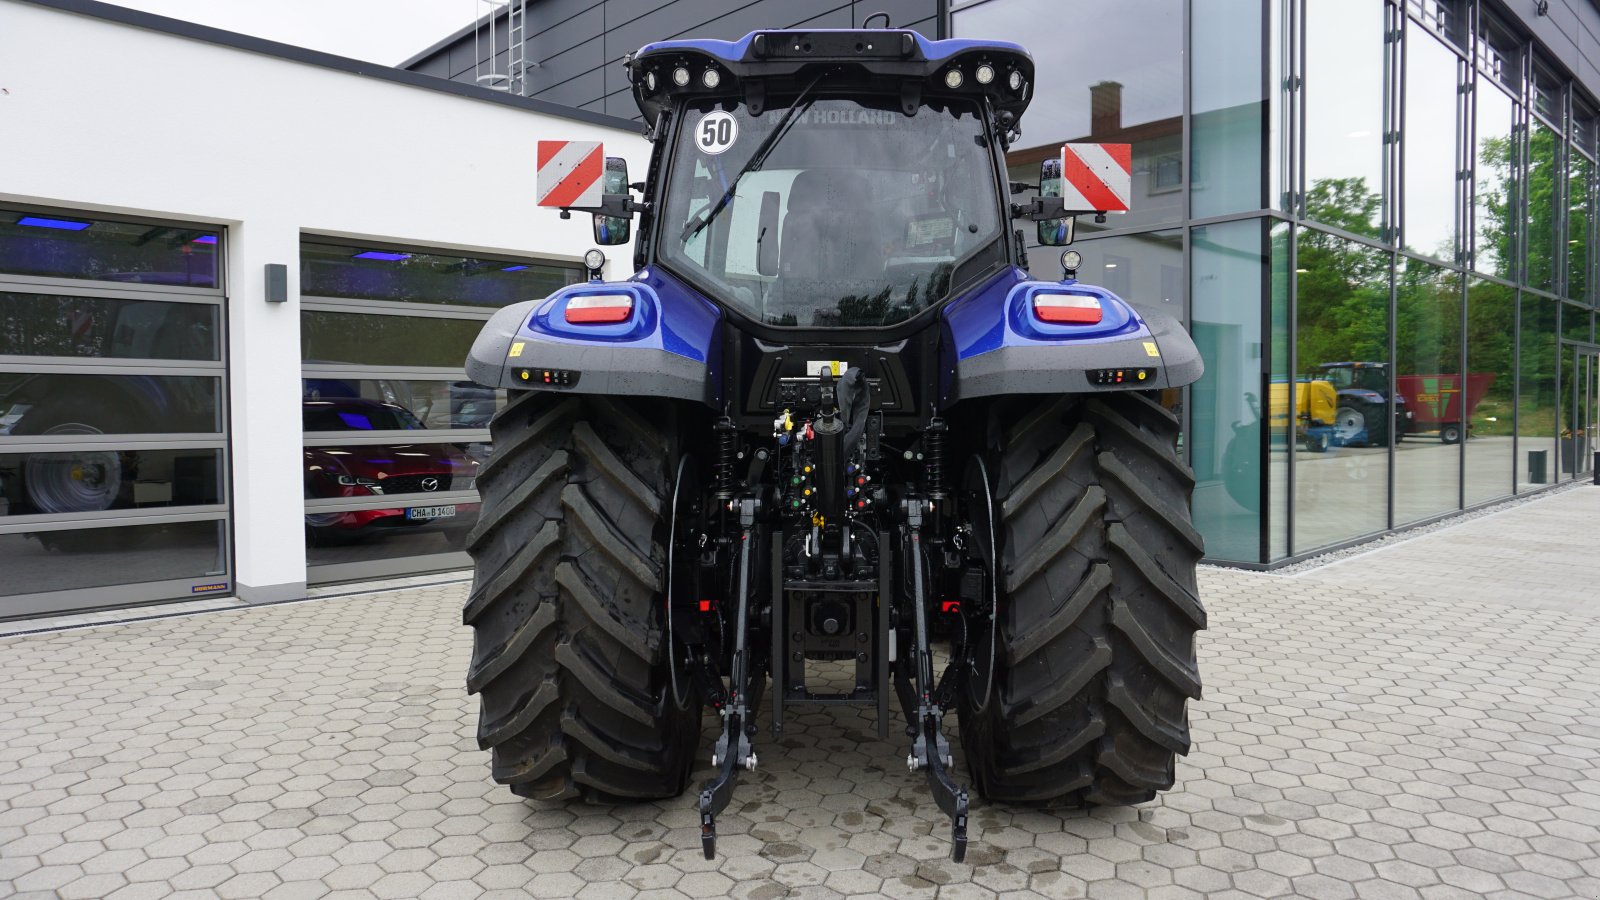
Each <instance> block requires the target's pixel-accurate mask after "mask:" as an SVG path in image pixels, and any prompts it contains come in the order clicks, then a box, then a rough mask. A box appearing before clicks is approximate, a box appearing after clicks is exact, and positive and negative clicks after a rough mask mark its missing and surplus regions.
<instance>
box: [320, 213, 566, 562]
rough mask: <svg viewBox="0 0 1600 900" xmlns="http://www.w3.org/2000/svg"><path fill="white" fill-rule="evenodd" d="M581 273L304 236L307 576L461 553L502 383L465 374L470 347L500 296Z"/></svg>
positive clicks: (537, 291) (530, 295)
mask: <svg viewBox="0 0 1600 900" xmlns="http://www.w3.org/2000/svg"><path fill="white" fill-rule="evenodd" d="M581 275H582V268H581V266H579V265H577V264H572V263H557V262H550V261H540V260H532V259H516V258H510V257H507V258H486V257H463V256H458V255H451V254H448V253H440V252H436V251H432V250H427V249H423V248H418V247H405V246H391V245H381V246H380V245H372V244H362V245H352V244H347V243H341V242H338V241H334V240H332V239H326V238H311V237H308V238H306V239H305V240H304V241H303V242H302V243H301V246H300V294H301V304H300V306H301V352H302V355H303V357H304V362H303V369H302V382H301V385H302V389H301V405H302V427H303V429H304V435H305V449H304V454H305V458H304V469H305V497H306V515H305V525H306V560H307V569H308V570H307V573H306V579H307V581H309V582H313V583H326V582H330V581H349V580H356V579H365V578H374V577H381V576H391V575H404V574H415V573H422V572H435V571H441V570H447V569H457V568H462V567H464V566H467V565H469V564H470V562H469V560H468V558H467V555H466V553H465V552H464V551H463V545H464V544H465V540H466V534H467V531H468V530H469V529H471V527H472V525H473V523H474V522H476V521H477V514H478V505H477V504H478V494H477V489H476V477H477V469H478V467H479V466H480V465H481V464H482V463H483V461H484V460H485V459H487V458H488V454H489V418H490V417H491V416H492V415H493V414H494V412H495V410H496V409H498V408H499V407H501V406H503V405H504V404H505V392H504V391H499V390H492V389H490V388H485V387H481V386H479V385H476V384H473V383H472V382H470V381H468V380H467V377H466V373H465V371H464V370H463V368H462V367H463V364H464V363H465V360H466V357H467V351H468V350H469V349H470V348H471V346H472V341H473V339H474V338H476V337H477V335H478V332H479V330H481V329H482V328H483V324H484V322H486V321H488V319H489V317H490V316H491V315H493V313H494V311H495V310H497V309H499V308H501V307H502V306H506V305H508V304H511V303H516V302H520V301H522V300H533V299H537V298H540V297H544V296H546V295H547V294H549V293H551V292H552V291H554V290H556V289H557V288H560V287H561V286H563V285H566V284H571V283H573V282H575V281H577V280H578V279H579V278H580V277H581Z"/></svg>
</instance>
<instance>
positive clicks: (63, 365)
mask: <svg viewBox="0 0 1600 900" xmlns="http://www.w3.org/2000/svg"><path fill="white" fill-rule="evenodd" d="M222 239H223V234H222V232H221V231H220V229H217V228H215V227H208V226H190V225H181V224H175V223H165V222H157V221H130V220H111V219H106V218H103V217H100V216H98V215H96V216H88V215H79V214H77V213H73V212H62V211H50V210H37V209H22V208H6V209H0V560H3V563H0V572H3V577H0V619H4V618H8V617H14V616H25V615H39V614H43V613H53V612H66V611H71V610H78V609H87V608H92V607H97V606H126V605H131V604H136V603H145V602H153V601H159V600H172V599H179V598H189V597H192V596H195V595H199V594H210V593H221V594H226V593H228V592H230V591H231V590H232V583H231V580H230V563H229V550H230V548H229V539H228V518H227V516H228V492H227V484H226V471H227V467H226V464H225V459H226V457H227V409H226V406H225V404H226V397H227V391H226V376H227V360H226V356H225V341H224V334H225V320H224V315H225V304H224V299H223V293H222V281H221V272H220V271H219V266H218V260H219V255H218V249H219V248H220V246H221V240H222Z"/></svg>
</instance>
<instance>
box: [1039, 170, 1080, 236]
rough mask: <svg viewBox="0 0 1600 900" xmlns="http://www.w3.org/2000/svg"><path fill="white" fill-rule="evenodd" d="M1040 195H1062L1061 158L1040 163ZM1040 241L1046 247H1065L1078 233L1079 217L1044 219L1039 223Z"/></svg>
mask: <svg viewBox="0 0 1600 900" xmlns="http://www.w3.org/2000/svg"><path fill="white" fill-rule="evenodd" d="M1039 196H1041V197H1059V196H1061V160H1059V159H1047V160H1045V161H1043V162H1041V163H1039ZM1038 226H1039V243H1040V244H1042V245H1044V246H1046V247H1065V246H1066V245H1068V244H1070V243H1072V241H1073V238H1074V237H1075V236H1076V234H1077V230H1078V219H1077V217H1076V216H1067V217H1066V218H1064V219H1044V220H1041V221H1040V222H1039V223H1038Z"/></svg>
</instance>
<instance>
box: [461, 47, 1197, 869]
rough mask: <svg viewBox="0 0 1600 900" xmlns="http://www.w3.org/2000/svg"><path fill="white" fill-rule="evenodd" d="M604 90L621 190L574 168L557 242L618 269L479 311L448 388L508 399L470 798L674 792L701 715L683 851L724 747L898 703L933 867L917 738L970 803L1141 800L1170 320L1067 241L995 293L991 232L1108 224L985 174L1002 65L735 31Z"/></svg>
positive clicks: (1146, 791) (1173, 699) (1161, 667)
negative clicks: (631, 175)
mask: <svg viewBox="0 0 1600 900" xmlns="http://www.w3.org/2000/svg"><path fill="white" fill-rule="evenodd" d="M625 65H626V67H627V71H628V75H629V78H630V79H631V82H632V85H633V93H634V96H635V98H636V99H637V101H638V104H639V108H640V110H641V111H642V112H643V114H644V119H645V122H646V125H647V128H648V132H647V135H648V137H649V139H650V140H651V142H652V143H653V152H652V155H651V159H650V164H649V171H648V173H647V175H646V177H645V180H644V182H643V183H642V184H634V185H630V184H629V181H628V175H627V170H626V164H625V163H623V162H622V161H621V160H607V161H606V164H605V172H604V175H603V177H601V182H602V185H603V189H602V191H601V194H602V199H601V200H600V201H599V202H598V203H591V204H590V205H587V206H580V205H576V204H574V205H572V206H570V207H568V208H567V209H566V210H564V211H563V215H566V214H567V212H568V211H569V210H577V211H581V212H588V213H591V214H593V215H594V217H595V233H596V239H597V241H598V242H599V243H601V244H606V245H614V244H621V243H624V242H626V241H628V240H629V238H630V237H632V236H633V235H631V234H630V232H632V231H634V230H635V229H634V226H635V219H637V241H636V242H635V256H634V264H635V268H636V270H637V273H636V274H635V275H633V277H631V278H629V279H628V280H627V281H623V282H619V283H604V282H601V281H599V280H598V270H599V268H600V266H601V264H602V263H603V261H604V257H603V255H601V254H600V252H599V251H594V252H592V253H591V258H590V259H589V260H588V263H589V265H590V267H591V268H592V269H593V270H594V272H595V278H596V280H594V281H591V282H590V283H587V284H578V285H573V286H570V287H567V288H564V289H562V290H560V291H558V292H557V293H555V294H553V295H551V296H549V297H547V298H543V299H538V300H531V301H528V302H525V303H520V304H518V305H515V306H511V307H507V308H505V309H503V310H501V311H500V312H499V313H497V314H496V315H495V317H494V318H493V319H492V320H491V321H490V322H489V323H488V324H487V326H486V327H485V328H484V330H483V332H482V334H481V335H480V336H479V337H478V339H477V342H476V343H475V345H474V346H473V348H472V352H471V357H470V359H469V360H468V362H467V371H468V374H469V375H470V376H471V377H472V378H473V379H474V380H475V381H477V382H478V383H480V384H483V385H487V386H492V387H500V388H506V389H508V390H509V391H510V392H511V400H510V402H509V404H508V405H507V406H506V408H505V409H504V410H503V411H502V412H500V413H499V414H498V415H497V416H496V418H495V419H494V422H493V424H492V426H491V427H492V430H493V438H494V455H493V457H492V458H491V459H490V460H489V461H488V462H487V463H486V464H485V465H484V466H483V468H482V470H481V472H480V474H479V476H478V480H477V483H478V487H479V489H480V491H481V494H482V499H483V508H482V513H481V518H480V520H479V522H478V524H477V525H476V527H475V528H474V530H473V531H472V533H471V535H470V536H469V541H468V547H469V550H470V552H471V554H472V556H473V559H474V562H475V565H476V581H475V583H474V586H473V590H472V593H471V595H470V598H469V600H468V602H467V605H466V610H465V620H466V622H467V624H469V625H471V626H472V628H473V629H474V630H475V646H474V651H473V658H472V664H471V670H470V672H469V674H468V678H467V684H468V688H469V690H471V691H473V692H475V693H477V694H479V695H480V696H481V700H482V710H481V716H480V720H479V726H478V740H479V743H480V744H481V745H482V746H483V747H484V748H487V749H490V750H492V753H493V762H492V766H493V775H494V777H495V779H496V780H497V781H499V782H501V783H504V784H507V785H510V787H511V789H512V790H513V791H515V792H516V793H517V794H519V795H522V796H527V797H534V798H542V799H560V798H574V799H578V798H582V799H589V800H601V801H607V802H615V801H629V800H646V799H661V798H666V797H673V796H677V795H679V794H680V793H682V792H683V791H684V790H685V789H686V788H687V786H688V783H689V779H690V774H691V771H692V770H693V768H694V764H695V757H696V754H697V753H699V752H700V750H701V747H702V743H701V741H702V712H703V710H704V709H705V708H706V707H708V706H709V707H710V708H711V709H712V710H714V711H715V712H716V713H718V719H719V720H720V732H719V735H718V737H717V738H716V741H715V744H714V747H713V749H712V758H711V762H712V764H713V767H714V769H715V773H714V776H713V777H712V778H711V779H710V780H709V781H707V782H706V783H705V784H703V785H702V786H701V787H700V788H699V790H698V794H697V802H698V807H699V812H700V818H701V825H702V827H701V832H702V843H703V849H704V851H705V853H706V856H707V857H708V858H710V857H711V856H712V855H713V854H714V852H715V848H716V816H717V814H718V813H719V812H721V811H722V810H723V809H724V808H725V807H726V806H727V804H728V802H729V800H730V798H731V796H732V794H733V792H734V790H735V784H736V781H737V778H738V774H739V772H740V771H754V770H755V769H756V768H757V765H758V757H757V752H756V750H757V748H758V746H759V745H760V743H761V741H760V739H759V731H758V727H757V726H758V724H761V723H763V720H764V723H765V724H767V725H769V726H770V729H771V734H773V735H774V736H776V735H778V734H780V733H781V731H782V729H783V727H784V718H785V716H787V715H791V714H793V713H794V712H795V711H796V710H797V709H800V710H807V709H814V708H816V707H819V706H841V705H844V706H861V707H866V708H868V709H871V710H874V711H875V714H876V718H877V725H878V733H879V736H880V737H885V738H886V737H887V736H888V734H889V732H890V725H891V712H890V699H891V696H893V697H894V698H895V699H896V701H897V702H898V705H899V707H900V710H901V712H902V713H903V715H904V720H905V723H906V724H905V726H904V740H905V742H906V751H907V756H906V762H907V764H908V765H909V766H910V768H911V769H912V770H913V771H918V772H924V773H926V777H927V779H928V784H929V787H930V790H931V792H932V794H933V797H934V799H935V801H936V802H937V803H938V805H939V807H940V808H941V809H942V810H943V811H944V812H945V813H946V814H948V815H949V817H950V819H951V825H952V830H951V836H952V841H953V856H954V858H955V859H958V860H959V859H961V858H962V857H963V854H964V852H965V846H966V841H967V837H966V828H967V811H968V793H967V790H966V788H964V787H962V786H960V785H959V784H958V783H957V779H958V777H959V776H958V775H957V773H956V772H955V753H954V751H953V749H952V747H951V744H950V741H949V739H948V738H947V736H946V734H945V721H946V715H947V714H948V713H950V712H952V711H953V712H954V713H955V715H956V717H957V719H958V721H959V724H960V729H959V731H960V739H959V742H960V744H961V747H962V757H963V759H964V762H965V765H966V768H967V772H968V773H969V775H970V777H971V780H972V782H973V783H974V784H975V787H976V789H977V790H979V791H981V792H982V793H983V794H984V795H985V796H986V797H988V798H989V799H990V800H991V801H993V802H997V803H1007V804H1022V805H1051V806H1082V805H1091V804H1113V805H1116V804H1131V803H1139V802H1142V801H1146V800H1149V799H1151V798H1153V797H1154V796H1155V795H1156V793H1157V792H1159V791H1162V790H1164V789H1167V788H1169V787H1171V786H1172V784H1173V779H1174V761H1175V756H1176V755H1177V754H1182V753H1186V752H1188V749H1189V729H1188V720H1187V710H1186V704H1187V701H1188V699H1189V698H1192V697H1199V696H1200V677H1199V671H1198V668H1197V666H1196V663H1195V653H1194V635H1195V633H1196V631H1198V630H1199V629H1201V628H1203V627H1204V626H1205V612H1204V610H1203V609H1202V607H1201V605H1200V601H1199V599H1198V595H1197V591H1196V584H1195V566H1196V563H1197V562H1198V561H1199V559H1200V557H1201V552H1202V549H1201V541H1200V537H1199V535H1198V534H1197V533H1196V532H1195V530H1194V528H1193V527H1192V525H1191V524H1190V514H1189V499H1190V494H1191V491H1192V490H1193V486H1194V479H1193V476H1192V474H1191V472H1190V471H1189V469H1188V468H1187V467H1186V466H1185V465H1184V464H1183V462H1182V461H1181V460H1180V458H1179V456H1178V453H1177V449H1176V441H1177V436H1178V419H1177V417H1176V416H1175V415H1174V413H1173V412H1172V407H1173V405H1174V402H1175V398H1176V396H1177V390H1176V389H1178V388H1180V387H1182V386H1183V385H1186V384H1189V383H1192V382H1193V381H1195V380H1196V379H1197V378H1199V377H1200V374H1201V363H1200V358H1199V354H1198V352H1197V351H1196V349H1195V346H1194V344H1193V342H1192V341H1191V340H1190V338H1189V336H1188V334H1187V333H1186V332H1185V330H1184V329H1183V327H1182V326H1181V325H1180V324H1179V323H1178V322H1176V321H1174V320H1173V319H1172V318H1170V317H1168V316H1165V315H1161V314H1157V313H1152V312H1144V311H1141V310H1138V309H1136V308H1135V307H1133V306H1131V305H1130V304H1129V303H1127V302H1125V301H1124V300H1122V299H1121V298H1119V297H1117V296H1115V295H1113V294H1111V293H1110V292H1108V291H1105V290H1103V289H1101V288H1098V287H1094V286H1091V285H1087V284H1082V283H1080V282H1078V281H1076V280H1075V278H1074V277H1072V276H1073V272H1072V271H1071V270H1072V269H1075V268H1076V267H1077V265H1078V261H1077V253H1076V251H1072V250H1068V251H1066V252H1065V253H1063V254H1062V261H1063V263H1064V265H1066V266H1068V267H1069V270H1068V272H1067V276H1068V277H1067V278H1066V279H1064V280H1061V281H1055V280H1041V279H1039V278H1036V277H1035V276H1034V275H1032V274H1030V273H1029V271H1028V265H1027V255H1026V251H1025V246H1026V244H1025V239H1024V233H1023V232H1022V231H1021V230H1014V224H1013V223H1015V222H1017V221H1019V220H1020V221H1025V222H1028V223H1030V224H1034V225H1035V226H1036V227H1037V229H1038V235H1039V239H1040V243H1043V244H1046V245H1047V246H1061V245H1064V244H1066V243H1069V242H1070V241H1071V232H1072V230H1073V228H1072V226H1073V223H1074V221H1075V219H1074V217H1075V216H1076V215H1078V214H1101V213H1103V212H1105V211H1106V210H1104V209H1096V208H1094V207H1093V206H1083V205H1082V203H1081V202H1072V200H1070V199H1068V198H1080V197H1082V196H1084V194H1083V193H1082V189H1081V188H1075V187H1074V185H1075V183H1076V176H1075V173H1074V172H1073V171H1072V166H1071V165H1070V161H1068V163H1067V164H1065V165H1066V167H1067V171H1065V172H1064V171H1063V165H1064V163H1063V162H1062V161H1057V160H1051V161H1047V162H1046V163H1045V165H1044V166H1043V167H1042V170H1041V182H1040V184H1038V185H1033V184H1016V183H1012V182H1010V181H1009V180H1008V177H1007V170H1006V165H1005V157H1004V154H1005V151H1006V149H1007V148H1008V147H1009V146H1010V145H1011V143H1012V142H1013V141H1014V140H1015V139H1016V138H1017V137H1018V136H1019V135H1020V133H1021V131H1020V121H1021V118H1022V115H1023V112H1024V110H1025V109H1026V108H1027V106H1028V102H1029V99H1030V98H1031V96H1032V95H1033V93H1034V89H1035V85H1034V83H1033V79H1034V65H1033V61H1032V59H1031V57H1030V56H1029V55H1028V53H1027V52H1026V51H1025V50H1024V49H1023V48H1021V47H1019V46H1017V45H1015V44H1010V43H1003V42H994V41H974V40H948V41H932V40H928V39H926V38H924V37H922V36H921V35H919V34H916V33H914V32H911V31H905V30H896V29H890V28H883V29H864V30H849V31H836V30H818V31H760V32H755V33H753V34H751V35H749V36H747V37H745V38H744V39H742V40H739V41H734V42H726V41H709V40H689V41H670V42H664V43H657V44H650V45H648V46H646V47H644V48H643V49H641V50H640V51H639V52H638V53H635V54H633V55H632V56H630V57H628V58H627V60H626V61H625ZM1112 151H1113V152H1112V155H1113V156H1114V155H1115V152H1114V151H1115V148H1112ZM1122 152H1123V153H1124V160H1125V153H1126V149H1125V148H1123V151H1122ZM1124 167H1126V163H1125V162H1124ZM1064 176H1065V177H1064ZM1035 188H1038V189H1039V194H1040V196H1038V197H1036V198H1030V199H1028V200H1027V201H1026V202H1016V201H1015V200H1014V197H1015V196H1016V195H1018V194H1022V193H1023V192H1024V191H1031V190H1032V189H1035ZM634 191H640V192H642V197H635V195H634ZM1063 194H1066V197H1065V198H1064V197H1063V196H1062V195H1063ZM772 752H781V750H780V749H778V747H777V746H776V745H774V746H773V747H772V749H771V750H766V749H763V750H762V753H772Z"/></svg>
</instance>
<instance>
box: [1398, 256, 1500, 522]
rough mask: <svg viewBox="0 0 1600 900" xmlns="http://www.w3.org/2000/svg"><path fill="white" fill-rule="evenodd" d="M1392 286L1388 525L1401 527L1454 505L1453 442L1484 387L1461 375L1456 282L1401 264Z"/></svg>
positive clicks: (1457, 470) (1427, 268) (1429, 268)
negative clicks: (1392, 405)
mask: <svg viewBox="0 0 1600 900" xmlns="http://www.w3.org/2000/svg"><path fill="white" fill-rule="evenodd" d="M1395 289H1396V306H1395V375H1394V382H1395V384H1394V394H1395V399H1394V402H1395V424H1396V428H1395V454H1394V466H1395V471H1394V524H1395V525H1403V524H1405V523H1407V522H1414V521H1416V520H1418V519H1422V518H1426V517H1428V516H1431V515H1437V514H1439V513H1444V512H1448V511H1450V510H1453V509H1456V508H1457V506H1458V505H1459V491H1460V487H1459V482H1460V477H1461V447H1460V444H1461V442H1462V441H1463V440H1464V439H1465V438H1466V434H1467V430H1466V429H1467V425H1468V419H1467V415H1468V413H1469V411H1470V410H1471V409H1472V408H1473V407H1475V406H1476V405H1477V403H1478V401H1479V400H1480V399H1481V398H1482V396H1483V390H1484V387H1485V385H1484V379H1483V378H1481V377H1480V376H1479V375H1477V374H1476V373H1473V374H1469V375H1468V376H1467V377H1466V378H1464V379H1463V378H1462V377H1461V277H1460V276H1459V275H1457V274H1456V273H1455V272H1452V271H1449V270H1447V269H1444V268H1441V267H1439V266H1434V265H1429V264H1428V263H1423V262H1417V261H1415V260H1402V261H1401V265H1400V267H1399V268H1398V270H1397V271H1396V273H1395ZM1489 377H1490V379H1491V380H1492V378H1493V376H1489ZM1379 387H1380V389H1381V390H1383V391H1385V392H1387V390H1388V385H1387V384H1383V385H1381V386H1379Z"/></svg>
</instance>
